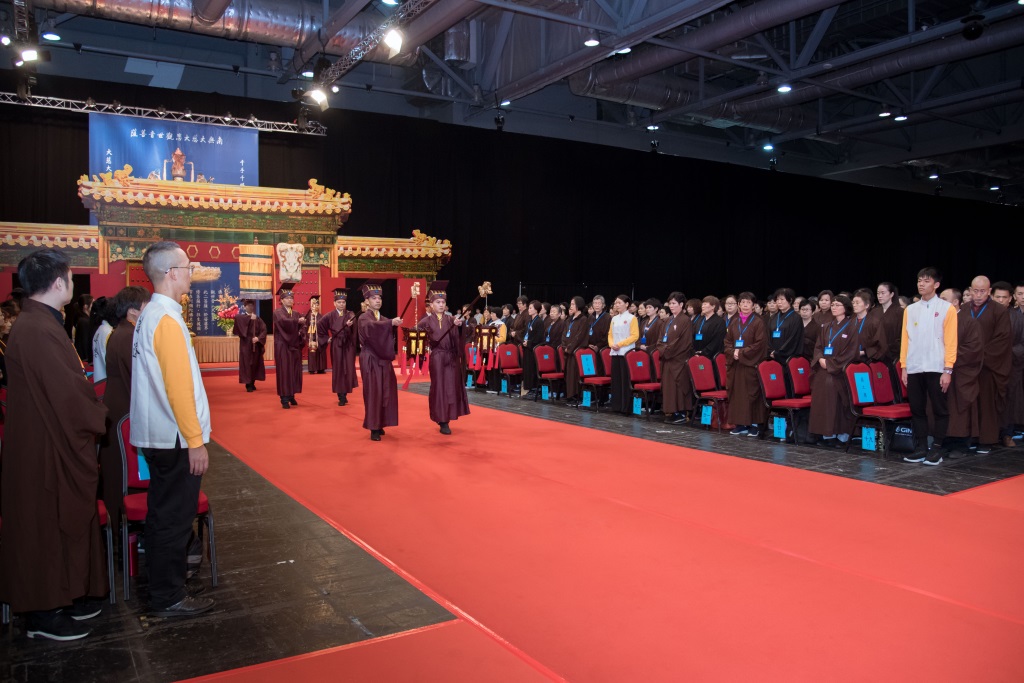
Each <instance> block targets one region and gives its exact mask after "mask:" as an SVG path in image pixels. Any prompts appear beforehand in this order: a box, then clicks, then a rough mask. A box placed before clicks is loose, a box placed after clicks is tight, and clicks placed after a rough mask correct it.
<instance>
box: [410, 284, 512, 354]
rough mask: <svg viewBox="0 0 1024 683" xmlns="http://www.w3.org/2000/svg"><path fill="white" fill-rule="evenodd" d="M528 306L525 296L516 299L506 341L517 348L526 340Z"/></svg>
mask: <svg viewBox="0 0 1024 683" xmlns="http://www.w3.org/2000/svg"><path fill="white" fill-rule="evenodd" d="M428 305H429V303H428ZM529 305H530V300H529V299H528V298H527V297H525V296H520V297H518V298H517V299H516V309H517V311H518V312H517V313H516V317H515V320H513V321H512V324H511V325H510V326H509V330H508V340H509V341H510V342H512V343H513V344H518V345H519V346H522V345H523V342H524V341H525V340H526V326H527V325H529V324H530V316H529V315H528V314H527V312H526V308H527V306H529Z"/></svg>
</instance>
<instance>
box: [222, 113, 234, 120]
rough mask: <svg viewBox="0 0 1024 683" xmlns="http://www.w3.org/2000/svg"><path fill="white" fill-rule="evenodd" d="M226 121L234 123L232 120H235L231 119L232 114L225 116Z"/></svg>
mask: <svg viewBox="0 0 1024 683" xmlns="http://www.w3.org/2000/svg"><path fill="white" fill-rule="evenodd" d="M224 120H225V121H228V122H230V121H232V120H233V119H232V118H231V112H228V113H227V114H224Z"/></svg>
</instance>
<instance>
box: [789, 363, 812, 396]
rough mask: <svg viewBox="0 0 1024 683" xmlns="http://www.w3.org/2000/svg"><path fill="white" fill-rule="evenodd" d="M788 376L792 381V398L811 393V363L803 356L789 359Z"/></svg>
mask: <svg viewBox="0 0 1024 683" xmlns="http://www.w3.org/2000/svg"><path fill="white" fill-rule="evenodd" d="M788 366H789V378H790V380H792V382H793V398H800V397H802V396H810V395H811V363H810V361H808V360H807V359H806V358H804V357H803V356H793V357H792V358H790V359H789V363H788Z"/></svg>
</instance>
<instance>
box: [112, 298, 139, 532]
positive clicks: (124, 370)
mask: <svg viewBox="0 0 1024 683" xmlns="http://www.w3.org/2000/svg"><path fill="white" fill-rule="evenodd" d="M111 302H112V306H113V309H114V315H115V316H116V318H117V327H115V328H114V331H113V332H111V333H110V337H109V338H108V339H107V388H106V390H105V391H104V393H103V405H105V406H107V433H106V434H105V435H104V437H103V439H102V440H101V442H100V480H101V482H102V490H103V503H104V504H105V505H106V506H107V514H108V515H110V519H120V518H121V508H122V506H123V501H124V498H123V493H124V475H123V474H122V472H121V446H120V444H119V443H118V440H117V423H118V422H120V421H121V418H123V417H124V416H125V415H127V414H128V412H129V411H130V410H131V407H132V342H133V337H134V336H135V321H137V320H138V319H139V314H140V313H142V309H144V308H145V307H146V304H147V303H149V290H148V289H146V288H145V287H138V286H130V287H125V288H124V289H122V290H121V291H120V292H118V293H117V295H116V296H114V298H113V299H112V300H111Z"/></svg>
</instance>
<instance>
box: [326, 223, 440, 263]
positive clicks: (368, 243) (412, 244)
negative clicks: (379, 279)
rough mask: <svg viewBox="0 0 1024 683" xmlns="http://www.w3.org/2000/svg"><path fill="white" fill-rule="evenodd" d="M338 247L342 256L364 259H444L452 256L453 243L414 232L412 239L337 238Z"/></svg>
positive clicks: (417, 231)
mask: <svg viewBox="0 0 1024 683" xmlns="http://www.w3.org/2000/svg"><path fill="white" fill-rule="evenodd" d="M335 244H336V247H337V250H338V253H339V254H340V255H342V256H349V257H363V258H380V257H387V258H411V259H412V258H423V259H426V258H444V259H448V258H450V257H451V255H452V243H451V242H450V241H449V240H439V239H437V238H436V237H431V236H429V235H425V234H423V233H422V232H420V231H419V230H413V231H412V237H410V238H408V239H401V238H398V237H349V236H340V237H338V238H337V240H336V242H335Z"/></svg>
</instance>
